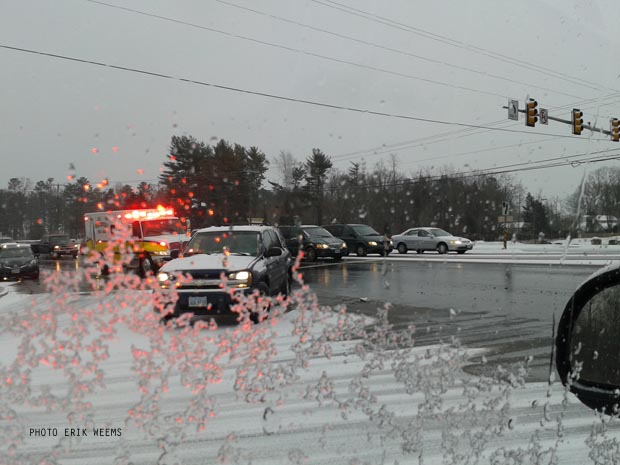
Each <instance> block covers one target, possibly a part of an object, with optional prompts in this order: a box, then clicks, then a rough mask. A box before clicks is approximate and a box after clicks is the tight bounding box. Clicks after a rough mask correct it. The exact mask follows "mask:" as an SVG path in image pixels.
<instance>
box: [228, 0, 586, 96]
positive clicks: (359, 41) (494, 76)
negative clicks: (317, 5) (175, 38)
mask: <svg viewBox="0 0 620 465" xmlns="http://www.w3.org/2000/svg"><path fill="white" fill-rule="evenodd" d="M216 1H217V2H218V3H221V4H223V5H228V6H231V7H233V8H238V9H240V10H243V11H247V12H251V13H254V14H258V15H261V16H265V17H268V18H271V19H275V20H277V21H282V22H285V23H289V24H294V25H296V26H299V27H303V28H306V29H310V30H313V31H317V32H321V33H324V34H328V35H331V36H334V37H338V38H341V39H345V40H349V41H352V42H356V43H359V44H363V45H367V46H370V47H374V48H378V49H381V50H386V51H389V52H393V53H397V54H400V55H405V56H408V57H411V58H416V59H419V60H423V61H427V62H430V63H434V64H438V65H443V66H447V67H450V68H454V69H458V70H461V71H467V72H470V73H474V74H478V75H481V76H484V77H489V78H493V79H500V80H503V81H507V82H511V83H513V84H519V85H523V86H526V87H528V88H536V89H541V90H544V91H547V92H552V93H555V94H559V95H565V96H567V97H573V98H579V96H578V95H574V94H569V93H566V92H560V91H558V90H557V89H551V88H547V87H542V86H540V85H538V84H530V83H526V82H522V81H518V80H516V79H511V78H507V77H505V76H499V75H495V74H492V73H489V72H488V71H481V70H478V69H474V68H468V67H466V66H461V65H456V64H454V63H450V62H447V61H442V60H438V59H435V58H430V57H427V56H423V55H418V54H415V53H411V52H407V51H405V50H399V49H396V48H392V47H388V46H385V45H381V44H377V43H375V42H369V41H366V40H362V39H358V38H356V37H352V36H349V35H345V34H341V33H338V32H334V31H330V30H327V29H323V28H320V27H316V26H312V25H309V24H304V23H301V22H299V21H294V20H292V19H288V18H284V17H281V16H277V15H274V14H272V13H266V12H264V11H260V10H256V9H254V8H248V7H245V6H243V5H238V4H236V3H232V2H228V1H226V0H216Z"/></svg>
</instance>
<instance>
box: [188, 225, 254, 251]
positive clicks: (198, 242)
mask: <svg viewBox="0 0 620 465" xmlns="http://www.w3.org/2000/svg"><path fill="white" fill-rule="evenodd" d="M258 240H259V235H258V233H256V232H253V231H234V232H233V231H221V232H201V233H197V234H196V235H195V236H194V237H193V238H192V240H191V241H190V243H189V244H188V245H187V252H188V253H189V254H201V253H206V254H210V253H232V254H243V255H252V256H256V255H258V252H259V250H258Z"/></svg>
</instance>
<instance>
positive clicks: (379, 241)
mask: <svg viewBox="0 0 620 465" xmlns="http://www.w3.org/2000/svg"><path fill="white" fill-rule="evenodd" d="M323 227H324V228H325V229H327V230H328V231H329V232H330V233H332V234H333V235H334V236H335V237H337V238H339V239H342V240H343V241H345V242H346V244H347V250H348V251H349V252H352V251H355V253H356V254H357V256H358V257H365V256H366V255H368V254H369V253H377V254H379V255H386V254H387V255H389V254H390V252H392V250H394V246H393V244H392V241H390V240H389V239H387V244H386V236H384V235H382V234H380V233H378V232H377V231H376V230H374V229H373V228H371V227H370V226H368V225H365V224H330V225H326V226H323Z"/></svg>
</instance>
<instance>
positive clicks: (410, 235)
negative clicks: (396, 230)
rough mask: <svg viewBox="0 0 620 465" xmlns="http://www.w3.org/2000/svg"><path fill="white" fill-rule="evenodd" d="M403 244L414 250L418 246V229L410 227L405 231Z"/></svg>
mask: <svg viewBox="0 0 620 465" xmlns="http://www.w3.org/2000/svg"><path fill="white" fill-rule="evenodd" d="M404 241H405V244H406V245H407V248H408V249H410V250H416V249H417V248H418V230H417V229H411V230H409V231H407V232H406V233H405V237H404Z"/></svg>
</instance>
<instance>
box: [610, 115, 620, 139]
mask: <svg viewBox="0 0 620 465" xmlns="http://www.w3.org/2000/svg"><path fill="white" fill-rule="evenodd" d="M609 123H610V128H609V132H611V140H613V141H614V142H618V141H619V140H620V120H619V119H618V118H612V119H611V121H610V122H609Z"/></svg>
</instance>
